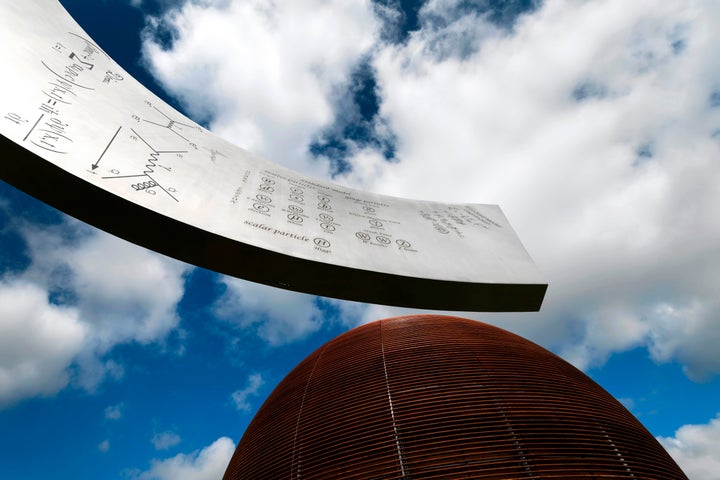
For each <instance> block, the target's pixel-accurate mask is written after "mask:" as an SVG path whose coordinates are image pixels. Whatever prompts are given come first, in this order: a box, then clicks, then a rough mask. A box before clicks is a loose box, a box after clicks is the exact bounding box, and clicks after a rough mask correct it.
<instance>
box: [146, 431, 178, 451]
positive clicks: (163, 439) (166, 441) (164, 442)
mask: <svg viewBox="0 0 720 480" xmlns="http://www.w3.org/2000/svg"><path fill="white" fill-rule="evenodd" d="M181 440H182V439H181V438H180V435H178V434H177V433H175V432H172V431H169V430H168V431H166V432H160V433H156V434H155V435H153V437H152V439H151V440H150V441H151V442H152V444H153V446H154V447H155V450H167V449H168V448H170V447H174V446H175V445H177V444H178V443H180V441H181Z"/></svg>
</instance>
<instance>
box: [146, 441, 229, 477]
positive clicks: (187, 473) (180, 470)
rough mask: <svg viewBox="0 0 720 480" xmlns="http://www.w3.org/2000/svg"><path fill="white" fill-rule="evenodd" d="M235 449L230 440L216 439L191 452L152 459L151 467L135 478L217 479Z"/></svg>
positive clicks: (222, 472)
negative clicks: (161, 458)
mask: <svg viewBox="0 0 720 480" xmlns="http://www.w3.org/2000/svg"><path fill="white" fill-rule="evenodd" d="M234 450H235V445H234V443H233V441H232V440H230V439H229V438H227V437H221V438H219V439H217V440H216V441H215V442H214V443H212V444H211V445H210V446H208V447H205V448H204V449H202V450H200V451H196V452H193V453H191V454H188V455H185V454H178V455H175V456H174V457H172V458H168V459H165V460H153V462H152V466H151V468H150V469H149V470H148V471H146V472H143V473H141V474H140V475H138V476H137V477H135V478H136V479H137V480H217V479H219V478H222V476H223V474H224V473H225V469H226V468H227V465H228V463H229V462H230V457H232V454H233V452H234Z"/></svg>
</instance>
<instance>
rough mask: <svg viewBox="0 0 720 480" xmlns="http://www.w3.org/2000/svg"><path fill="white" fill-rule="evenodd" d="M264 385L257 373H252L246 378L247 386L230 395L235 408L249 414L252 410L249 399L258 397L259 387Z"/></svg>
mask: <svg viewBox="0 0 720 480" xmlns="http://www.w3.org/2000/svg"><path fill="white" fill-rule="evenodd" d="M263 385H265V380H264V379H263V377H262V375H261V374H259V373H253V374H252V375H250V376H249V377H248V380H247V386H245V388H241V389H240V390H236V391H234V392H233V393H232V401H233V403H234V404H235V408H237V409H238V410H241V411H243V412H249V411H250V410H251V408H252V405H251V404H250V401H249V398H250V397H254V396H257V395H258V392H259V391H260V387H262V386H263Z"/></svg>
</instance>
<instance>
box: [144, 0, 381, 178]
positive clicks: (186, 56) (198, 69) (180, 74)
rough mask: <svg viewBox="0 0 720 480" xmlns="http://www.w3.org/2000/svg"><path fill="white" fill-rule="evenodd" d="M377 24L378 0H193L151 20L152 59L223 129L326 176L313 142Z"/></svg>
mask: <svg viewBox="0 0 720 480" xmlns="http://www.w3.org/2000/svg"><path fill="white" fill-rule="evenodd" d="M379 28H380V23H379V21H378V20H377V19H376V18H375V16H374V15H373V6H372V2H371V1H370V0H277V1H274V2H262V1H248V2H190V1H188V2H185V3H183V4H182V6H181V7H180V8H178V9H173V10H170V11H169V12H167V13H166V14H165V15H164V16H162V17H159V18H155V19H154V20H153V21H152V22H151V23H150V25H149V27H148V30H147V32H146V38H145V42H144V57H145V59H146V61H147V63H148V65H149V67H150V70H151V71H152V73H153V74H154V75H155V77H156V79H157V80H158V81H159V82H160V83H161V84H162V85H163V87H164V88H165V89H167V90H168V91H169V92H170V93H172V94H173V95H175V96H177V97H178V98H179V99H180V101H181V102H182V103H183V105H184V106H185V107H186V108H187V109H188V111H189V112H190V113H191V114H192V115H193V116H195V117H196V118H201V119H202V118H204V119H207V120H209V122H210V126H211V128H212V130H213V131H214V132H215V133H218V134H220V135H221V136H223V137H224V138H226V139H228V140H231V141H233V142H235V143H237V144H238V145H240V146H242V147H244V148H247V149H248V150H250V151H252V152H254V153H258V154H261V155H264V156H266V157H268V158H272V159H277V160H278V161H280V162H281V163H284V164H285V165H288V166H291V167H294V168H297V169H301V170H307V171H313V172H315V173H316V174H318V175H324V174H325V173H326V171H327V164H323V163H319V162H311V159H310V157H309V156H308V155H307V144H308V142H309V141H310V139H311V137H312V136H313V134H314V133H315V132H316V130H317V129H318V128H321V127H323V126H326V125H328V124H329V123H330V122H331V121H332V115H333V109H332V99H333V96H334V95H335V90H336V89H337V88H338V86H340V85H341V84H342V83H343V82H345V81H346V80H347V74H348V73H349V70H350V69H351V68H352V67H353V66H354V65H355V64H356V63H357V62H358V61H359V60H360V58H361V57H362V56H363V55H365V54H366V53H367V51H368V50H369V49H370V48H371V47H372V46H373V44H374V40H375V37H376V33H377V31H378V30H379ZM168 37H170V38H172V42H171V45H168V44H167V43H168V42H163V41H161V39H163V38H168ZM199 87H200V88H199Z"/></svg>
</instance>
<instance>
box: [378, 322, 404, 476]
mask: <svg viewBox="0 0 720 480" xmlns="http://www.w3.org/2000/svg"><path fill="white" fill-rule="evenodd" d="M383 324H384V322H380V352H381V353H382V363H383V371H384V372H385V388H386V389H387V396H388V403H389V405H390V418H391V419H392V427H393V433H394V434H395V446H396V447H397V453H398V461H399V462H400V475H401V478H407V470H406V466H405V458H403V453H402V447H401V446H400V436H399V435H398V428H397V424H396V423H395V410H394V409H393V403H392V395H391V394H390V378H389V377H388V370H387V363H386V362H385V342H384V341H383Z"/></svg>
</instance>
